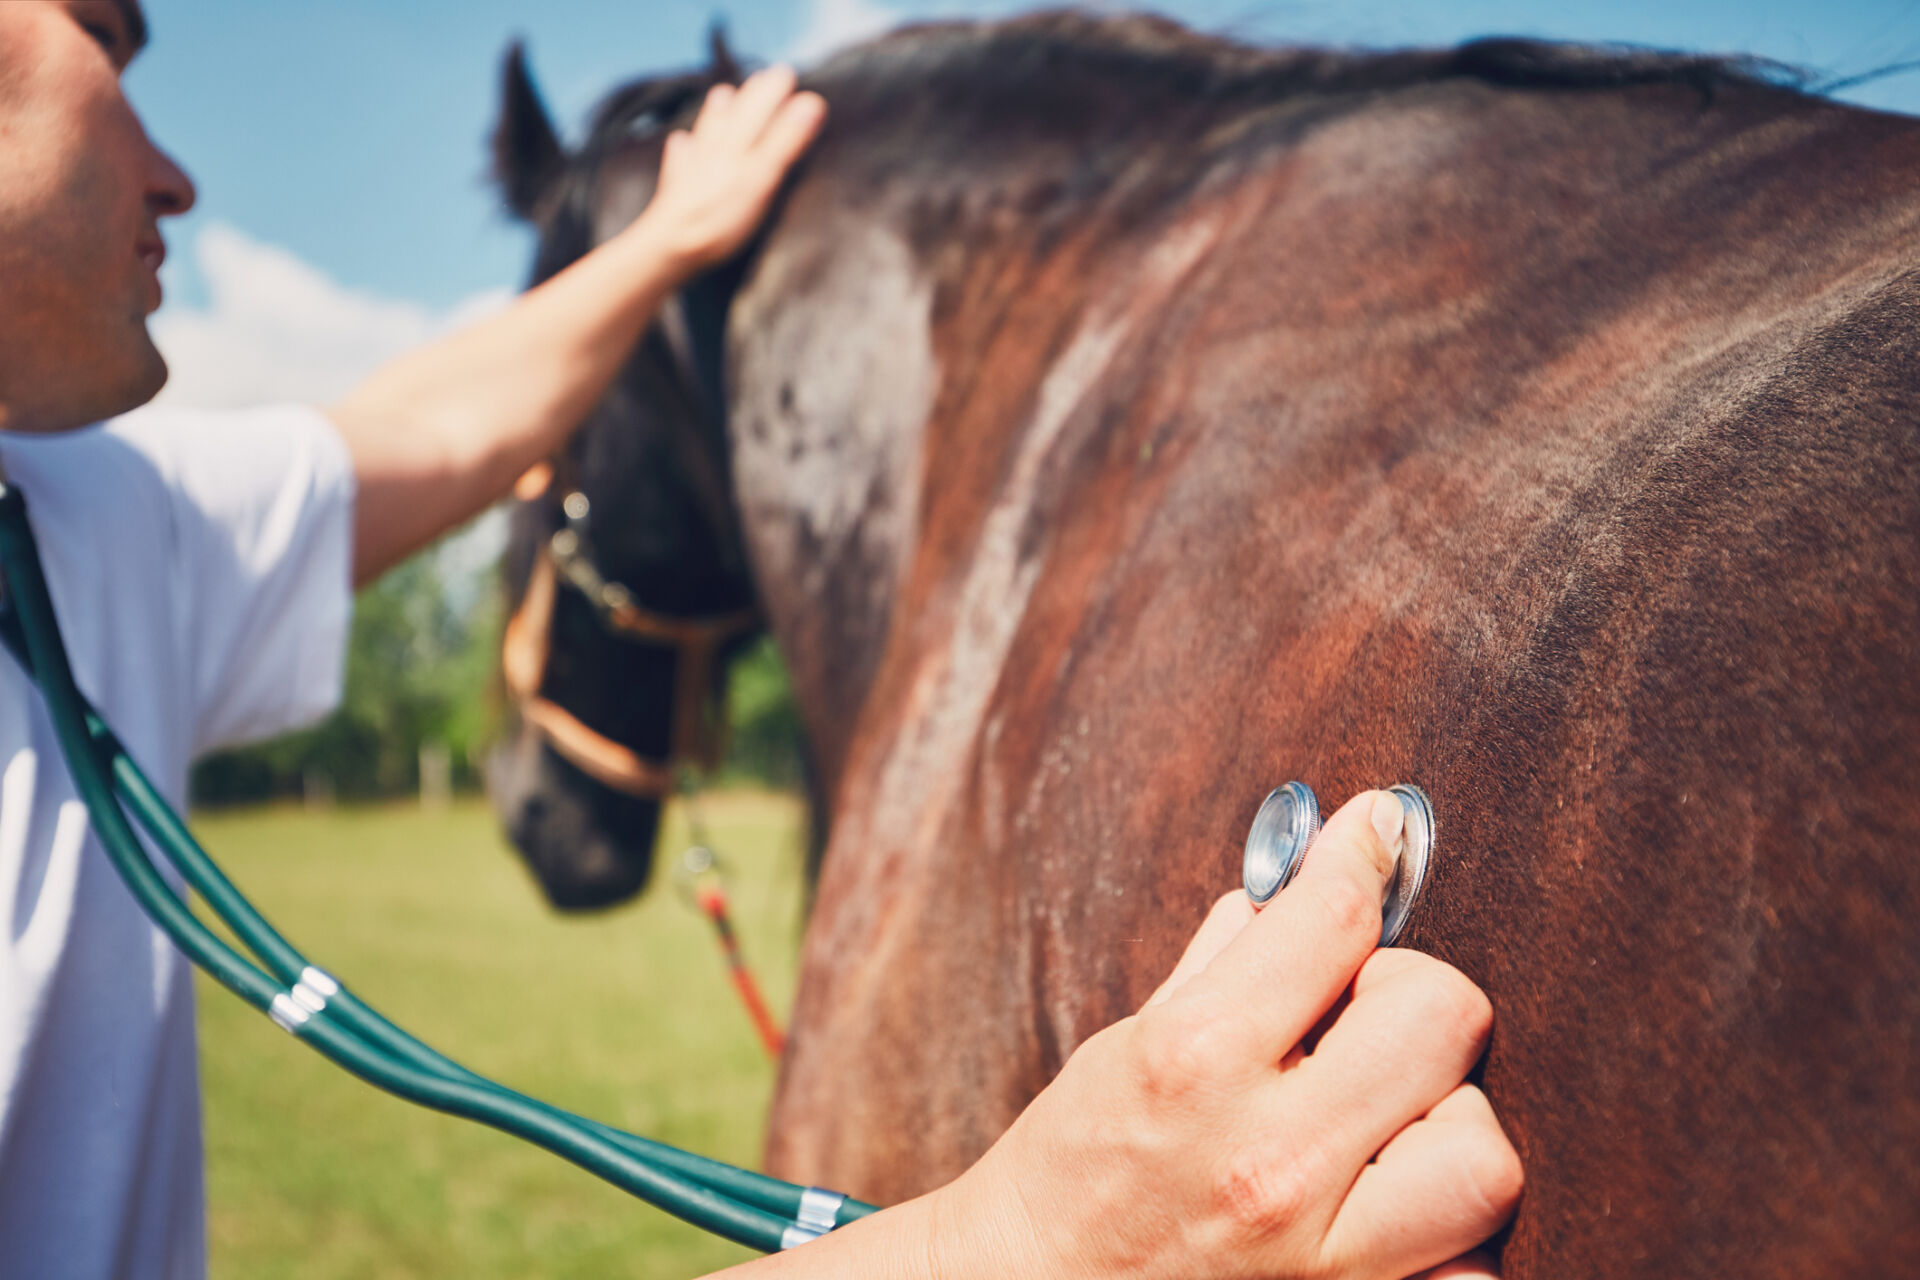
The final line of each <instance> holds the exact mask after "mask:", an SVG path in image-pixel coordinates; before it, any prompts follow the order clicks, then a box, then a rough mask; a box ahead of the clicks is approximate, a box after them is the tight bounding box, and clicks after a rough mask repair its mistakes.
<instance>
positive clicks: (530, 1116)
mask: <svg viewBox="0 0 1920 1280" xmlns="http://www.w3.org/2000/svg"><path fill="white" fill-rule="evenodd" d="M0 575H4V578H5V586H6V588H7V589H6V591H5V593H4V595H0V642H3V643H4V644H5V646H6V647H7V649H9V650H10V651H11V652H12V653H13V656H14V657H15V659H17V660H18V661H19V663H20V665H21V667H22V668H23V669H24V670H25V671H26V672H27V674H28V676H29V677H31V678H32V680H33V681H34V682H35V683H36V684H37V685H38V686H39V687H40V691H41V693H42V694H43V695H44V697H45V698H46V703H47V710H48V714H49V716H50V718H51V719H52V721H53V727H54V731H55V734H56V735H57V737H58V739H59V742H60V752H61V755H62V756H64V757H65V759H66V762H67V768H68V770H69V771H70V772H71V773H72V775H73V781H74V786H75V788H76V790H77V791H78V792H79V795H80V798H81V800H82V802H83V803H84V804H85V805H86V808H87V812H88V814H89V816H90V817H91V819H92V822H93V829H94V832H95V834H96V835H98V836H99V838H100V843H101V846H102V847H103V848H104V849H105V851H106V854H107V857H108V859H109V860H110V861H111V862H112V863H113V866H114V869H115V870H116V871H118V872H119V874H120V878H121V879H122V880H123V881H124V882H125V883H126V886H127V888H128V890H129V891H130V892H131V893H132V894H133V896H134V898H135V900H136V901H138V902H139V904H140V906H141V908H142V909H143V910H144V911H145V912H146V914H147V916H148V917H149V918H150V919H152V921H153V922H154V924H155V925H156V926H158V927H159V928H160V930H161V931H162V932H164V933H165V934H166V935H167V936H168V937H169V938H170V939H172V941H173V944H174V945H175V946H177V947H178V948H180V950H181V952H182V953H184V954H185V955H186V956H187V957H188V958H189V959H190V960H192V961H193V963H195V964H197V965H199V966H200V967H201V968H202V969H204V970H206V971H207V972H208V973H209V974H211V975H212V976H213V977H214V978H215V979H216V980H218V981H219V982H220V983H221V985H223V986H225V987H226V988H227V989H228V990H230V991H232V992H233V993H234V994H236V995H238V996H239V997H240V998H241V999H243V1000H245V1001H247V1002H248V1003H249V1004H251V1005H253V1006H254V1007H255V1008H256V1009H258V1010H260V1011H261V1012H262V1013H265V1014H266V1015H267V1016H268V1017H269V1018H271V1019H272V1020H273V1022H274V1023H275V1024H276V1025H277V1026H279V1027H280V1028H281V1029H282V1030H284V1031H286V1032H287V1033H288V1034H290V1035H292V1036H294V1037H295V1038H296V1039H298V1040H301V1041H303V1042H305V1043H306V1044H307V1045H309V1046H310V1047H312V1048H313V1049H314V1050H315V1051H317V1052H318V1053H320V1054H321V1055H322V1056H323V1057H326V1058H328V1059H330V1060H331V1061H332V1062H334V1063H335V1064H336V1065H338V1066H340V1067H342V1068H344V1069H345V1070H347V1071H349V1072H351V1073H352V1074H354V1075H356V1076H358V1077H360V1078H361V1079H362V1080H365V1081H367V1082H368V1083H369V1084H372V1085H374V1086H375V1087H376V1088H379V1089H382V1090H385V1091H386V1092H388V1093H391V1094H394V1095H396V1096H398V1097H401V1098H405V1099H406V1100H408V1101H410V1102H414V1103H417V1104H419V1105H420V1106H424V1107H429V1108H432V1109H433V1110H436V1111H443V1112H447V1113H449V1114H452V1115H457V1116H464V1117H465V1118H467V1119H470V1120H475V1121H478V1122H479V1123H481V1124H485V1125H490V1126H492V1127H493V1128H496V1129H500V1130H502V1131H504V1132H506V1133H510V1134H513V1135H514V1136H516V1137H519V1138H523V1139H525V1140H526V1141H528V1142H531V1143H534V1144H535V1145H537V1146H540V1147H544V1148H546V1149H547V1150H548V1151H551V1152H553V1153H554V1154H556V1155H559V1156H561V1157H563V1158H564V1159H567V1160H570V1161H572V1162H573V1163H574V1164H577V1165H579V1166H580V1167H581V1168H583V1169H586V1170H587V1171H589V1172H591V1173H593V1174H595V1175H597V1176H599V1177H601V1178H603V1179H605V1180H606V1181H608V1182H611V1183H613V1184H614V1185H615V1186H618V1187H620V1188H622V1189H623V1190H625V1191H627V1192H629V1193H630V1194H632V1195H635V1196H638V1197H639V1198H641V1199H642V1200H645V1201H647V1202H648V1203H649V1204H652V1205H654V1206H656V1207H658V1208H660V1209H664V1210H665V1211H667V1212H668V1213H671V1214H673V1215H674V1216H676V1217H678V1218H681V1219H684V1220H685V1221H687V1222H690V1223H692V1224H693V1225H694V1226H697V1227H700V1228H702V1229H704V1230H706V1231H710V1232H712V1233H713V1234H715V1235H719V1236H724V1237H725V1238H727V1239H729V1240H733V1241H736V1242H738V1243H740V1244H743V1245H746V1246H748V1247H750V1248H754V1249H759V1250H761V1251H763V1252H768V1253H771V1252H774V1251H776V1250H780V1249H791V1248H794V1247H795V1246H797V1245H801V1244H805V1243H806V1242H807V1241H810V1240H814V1239H817V1238H819V1237H820V1236H822V1235H824V1234H826V1233H827V1232H829V1231H832V1230H833V1229H834V1228H836V1227H840V1226H844V1225H846V1224H847V1223H849V1222H853V1221H855V1220H857V1219H859V1218H863V1217H865V1216H867V1215H868V1214H870V1213H873V1212H875V1209H876V1206H874V1205H870V1204H865V1203H862V1202H861V1201H858V1200H853V1199H850V1198H849V1197H847V1196H845V1195H842V1194H841V1193H839V1192H836V1191H828V1190H825V1189H823V1188H820V1187H803V1186H799V1185H797V1184H795V1183H791V1182H785V1181H782V1180H780V1179H778V1178H772V1177H768V1176H766V1175H765V1174H759V1173H753V1172H751V1171H749V1170H746V1169H741V1168H738V1167H736V1166H734V1165H730V1164H726V1163H724V1162H722V1161H718V1160H712V1159H708V1158H707V1157H705V1156H698V1155H694V1154H692V1153H691V1152H687V1151H682V1150H680V1149H679V1148H677V1147H672V1146H669V1145H667V1144H665V1143H661V1142H655V1141H653V1140H651V1139H648V1138H643V1137H640V1136H638V1135H637V1134H631V1133H627V1132H624V1131H623V1130H619V1129H615V1128H613V1127H611V1126H609V1125H605V1124H601V1123H599V1122H598V1121H594V1120H588V1119H586V1118H584V1117H582V1116H577V1115H574V1114H573V1113H571V1112H568V1111H564V1110H562V1109H560V1108H558V1107H555V1106H551V1105H549V1104H547V1103H544V1102H540V1101H538V1100H537V1099H534V1098H530V1097H527V1096H526V1095H524V1094H521V1093H518V1092H515V1091H514V1090H512V1089H509V1088H507V1087H505V1086H504V1085H501V1084H498V1083H496V1082H494V1081H492V1080H489V1079H487V1078H486V1077H484V1076H481V1075H479V1074H478V1073H476V1072H473V1071H469V1070H468V1069H467V1068H465V1067H462V1066H461V1065H459V1064H458V1063H456V1062H454V1061H453V1060H452V1059H450V1058H448V1057H446V1056H444V1055H443V1054H441V1053H439V1052H438V1051H436V1050H434V1049H432V1048H430V1047H429V1046H428V1045H426V1044H424V1043H423V1042H421V1041H420V1040H418V1039H416V1038H415V1037H414V1036H412V1035H411V1034H409V1033H408V1032H406V1031H404V1030H402V1029H401V1028H400V1027H398V1026H396V1025H395V1024H393V1023H392V1022H389V1021H388V1020H387V1019H386V1018H384V1017H382V1016H381V1015H380V1014H379V1013H378V1012H376V1011H375V1010H374V1009H373V1008H372V1007H371V1006H369V1005H368V1004H366V1003H365V1002H364V1001H362V1000H360V999H359V998H358V997H356V996H355V995H354V994H353V993H352V992H351V991H348V990H347V989H346V988H345V987H344V986H342V985H341V984H340V982H339V981H338V979H336V978H334V977H333V976H332V975H330V974H329V973H327V972H326V971H325V970H324V969H321V968H319V967H317V966H315V965H313V964H312V963H310V962H309V961H308V959H307V957H306V956H305V955H303V954H302V953H301V952H300V951H299V950H297V949H296V948H295V947H294V946H293V944H291V943H290V942H288V941H287V940H286V939H285V938H284V937H282V936H281V935H280V933H279V932H278V931H277V930H275V929H274V928H273V926H272V925H271V924H269V923H268V922H267V920H266V918H265V917H264V916H262V915H261V914H260V912H259V911H258V910H256V909H255V908H254V906H253V904H252V903H251V902H249V901H248V900H247V898H246V896H245V895H244V894H242V893H241V892H240V890H239V889H238V888H236V887H235V886H234V884H233V882H232V881H230V880H228V879H227V877H226V875H225V874H224V873H223V872H222V871H221V870H220V868H219V866H218V865H217V864H216V863H215V862H214V860H213V859H212V858H211V857H210V856H209V855H208V854H207V852H206V850H205V849H203V848H201V847H200V844H199V842H198V841H197V840H195V839H194V837H193V833H192V832H191V831H190V830H188V828H187V825H186V823H185V821H184V820H182V819H181V817H180V815H179V814H178V813H176V812H175V811H174V809H173V807H172V806H171V805H169V804H168V803H167V802H166V799H165V798H164V797H163V796H162V795H161V794H160V791H159V789H158V788H156V787H155V786H154V785H153V783H152V782H151V781H150V780H149V779H148V778H147V776H146V774H144V773H143V772H141V769H140V766H139V765H138V764H136V763H135V762H134V760H133V758H132V757H131V756H130V755H128V754H127V751H126V748H125V747H123V746H122V745H121V743H120V741H119V739H118V738H117V737H116V736H115V735H114V732H113V730H112V728H111V727H109V726H108V724H107V722H106V720H105V719H104V718H103V717H102V716H101V715H100V714H99V713H98V712H97V711H95V710H94V708H93V707H92V706H91V705H89V704H88V702H87V700H86V698H85V697H84V696H83V695H82V694H81V693H80V690H79V688H78V687H77V686H76V685H75V684H74V679H73V671H72V667H71V665H70V663H69V660H68V656H67V649H66V643H65V641H64V640H63V639H62V637H61V635H60V627H59V623H58V621H57V620H56V618H55V617H54V612H53V602H52V599H51V597H50V596H49V594H48V591H47V582H46V575H45V571H44V570H43V568H42V567H41V563H40V554H39V548H38V546H37V544H36V543H35V540H34V536H33V528H32V526H31V525H30V524H29V523H28V520H27V506H26V499H25V498H24V497H23V496H22V494H21V493H20V491H19V490H18V489H17V488H15V487H13V486H12V485H11V484H10V483H8V481H7V479H6V474H5V472H4V470H0ZM1392 790H1393V792H1394V794H1395V795H1397V796H1399V797H1400V800H1401V803H1402V804H1403V805H1404V806H1406V810H1407V823H1406V841H1405V846H1404V849H1403V852H1402V853H1401V856H1400V865H1399V868H1398V871H1397V874H1396V876H1395V879H1394V881H1393V882H1392V884H1391V885H1390V886H1389V889H1388V895H1387V900H1386V902H1385V904H1384V908H1383V909H1384V913H1385V914H1384V925H1383V928H1382V930H1381V935H1380V940H1381V945H1383V946H1384V945H1387V944H1389V943H1391V942H1392V941H1393V940H1394V939H1395V938H1397V937H1398V936H1399V934H1400V930H1401V929H1402V928H1403V927H1404V926H1405V924H1406V917H1407V913H1408V911H1409V910H1411V908H1412V906H1413V902H1414V899H1415V898H1417V897H1418V896H1419V893H1420V889H1421V886H1422V885H1423V884H1424V882H1425V879H1426V870H1427V863H1428V860H1429V858H1430V856H1431V852H1432V847H1433V831H1434V827H1433V808H1432V806H1431V805H1430V804H1429V803H1428V802H1427V797H1426V795H1425V794H1424V793H1423V792H1421V791H1420V790H1419V789H1418V788H1417V787H1410V786H1405V785H1400V786H1395V787H1394V788H1392ZM129 814H131V815H132V817H133V819H134V820H137V821H138V822H139V824H140V826H141V827H142V828H144V829H145V830H146V832H147V834H148V835H149V836H151V837H152V839H153V842H154V844H155V845H156V846H157V847H158V848H159V849H160V851H161V853H162V854H163V855H165V857H166V858H167V860H168V861H169V862H170V863H172V864H173V866H174V867H175V868H176V869H177V870H178V871H179V873H180V874H181V876H182V877H183V878H184V879H185V880H186V882H187V883H188V884H189V885H191V886H192V887H193V889H194V890H195V891H196V892H198V893H199V894H200V896H201V897H202V898H204V899H205V900H206V902H207V905H208V906H210V907H211V908H212V909H213V911H214V914H216V915H217V916H219V917H220V919H221V920H222V921H223V922H225V924H226V925H227V926H228V928H230V929H232V930H233V932H234V934H235V936H236V937H238V938H239V939H240V941H241V942H242V943H244V944H245V946H246V948H247V949H248V950H249V951H251V952H252V958H249V957H248V956H246V955H243V954H241V953H240V952H238V951H236V950H234V948H232V947H230V946H228V945H227V944H226V943H225V942H224V941H222V940H221V939H220V938H219V937H218V936H216V935H215V934H214V933H213V932H212V931H211V930H210V929H208V928H207V926H206V925H204V924H202V923H201V922H200V920H199V919H198V917H196V916H195V915H194V914H193V912H192V911H191V910H189V909H188V907H187V904H186V903H185V902H184V901H182V900H181V898H180V897H179V896H178V895H176V894H175V893H174V892H173V891H172V890H171V889H170V888H169V887H168V886H167V884H166V882H165V881H164V880H163V879H161V876H160V873H159V871H158V870H156V869H155V867H154V865H153V862H152V860H151V859H150V858H149V856H148V854H147V851H146V847H145V846H144V845H143V844H142V843H141V842H140V838H139V837H138V836H137V835H136V834H135V832H134V827H133V823H132V822H130V821H129V820H128V815H129ZM1319 830H1320V811H1319V806H1318V803H1317V801H1316V800H1315V799H1314V795H1313V792H1312V790H1311V789H1310V788H1309V787H1307V786H1306V784H1305V783H1300V782H1289V783H1287V784H1286V785H1285V786H1282V787H1280V788H1278V789H1276V790H1275V791H1273V792H1272V793H1271V794H1270V795H1268V796H1267V798H1266V800H1265V802H1264V803H1262V805H1261V806H1260V810H1259V812H1258V814H1257V815H1256V816H1255V818H1254V822H1253V828H1252V830H1251V831H1250V832H1249V833H1248V835H1247V843H1246V851H1245V854H1244V856H1243V868H1242V869H1243V877H1244V880H1245V885H1246V891H1247V895H1248V897H1250V898H1251V899H1252V900H1253V902H1254V904H1255V906H1262V905H1264V904H1265V903H1266V902H1268V901H1269V900H1271V899H1272V898H1273V896H1274V895H1275V894H1277V893H1279V892H1280V890H1281V889H1283V888H1285V887H1286V885H1287V883H1288V881H1290V880H1292V879H1293V877H1294V876H1295V875H1296V874H1297V873H1298V872H1299V870H1300V866H1301V864H1302V863H1303V862H1304V861H1305V859H1306V856H1307V852H1308V850H1309V849H1310V847H1311V846H1312V843H1313V839H1314V837H1315V836H1316V835H1317V834H1318V833H1319Z"/></svg>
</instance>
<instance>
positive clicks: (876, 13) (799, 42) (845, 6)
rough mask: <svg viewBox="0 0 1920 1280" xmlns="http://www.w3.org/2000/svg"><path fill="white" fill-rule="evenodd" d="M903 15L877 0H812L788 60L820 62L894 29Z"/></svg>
mask: <svg viewBox="0 0 1920 1280" xmlns="http://www.w3.org/2000/svg"><path fill="white" fill-rule="evenodd" d="M903 17H904V15H903V14H901V13H899V12H897V11H895V10H893V9H889V8H887V7H886V6H885V5H881V4H875V3H874V0H810V3H809V4H808V6H807V22H806V26H804V27H802V28H801V29H800V35H799V38H798V39H796V40H795V41H794V42H793V47H792V48H790V49H788V50H787V54H786V56H787V60H788V61H789V62H795V63H802V64H806V63H814V62H819V61H820V60H821V59H823V58H825V57H826V56H827V55H828V54H830V53H833V52H835V51H836V50H839V49H843V48H845V47H846V46H848V45H850V44H856V43H858V42H859V41H862V40H868V39H871V38H872V37H874V36H877V35H880V34H881V33H883V32H886V31H889V30H891V29H893V28H894V27H896V26H898V25H899V24H900V21H901V19H902V18H903Z"/></svg>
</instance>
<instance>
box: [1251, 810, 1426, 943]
mask: <svg viewBox="0 0 1920 1280" xmlns="http://www.w3.org/2000/svg"><path fill="white" fill-rule="evenodd" d="M1387 790H1388V791H1390V792H1392V793H1393V795H1394V797H1395V798H1396V799H1398V800H1399V801H1400V807H1401V808H1402V809H1403V810H1404V811H1405V813H1406V827H1405V830H1404V834H1403V836H1402V845H1401V849H1400V858H1399V861H1398V862H1397V863H1396V864H1395V866H1394V872H1393V879H1392V880H1390V881H1389V882H1388V883H1387V893H1386V898H1385V900H1384V901H1383V902H1382V903H1381V904H1380V945H1381V946H1383V947H1390V946H1392V945H1393V944H1394V942H1395V941H1396V940H1398V938H1399V937H1400V934H1401V932H1402V931H1403V930H1404V929H1405V928H1406V927H1407V917H1408V916H1409V915H1411V914H1412V912H1413V905H1414V903H1416V902H1417V901H1419V899H1420V893H1421V890H1423V889H1425V888H1426V884H1427V869H1428V867H1429V866H1430V865H1431V863H1432V861H1433V847H1434V841H1435V836H1436V827H1435V824H1434V818H1433V802H1432V801H1431V800H1429V799H1427V793H1426V792H1424V791H1422V790H1421V789H1420V788H1418V787H1416V786H1412V785H1410V784H1408V783H1404V782H1396V783H1395V784H1394V785H1393V786H1391V787H1388V788H1387ZM1319 834H1320V804H1319V801H1318V800H1316V799H1315V798H1314V794H1313V788H1312V787H1309V786H1308V785H1307V784H1306V783H1304V782H1289V783H1287V784H1286V785H1285V786H1282V787H1276V788H1275V789H1274V790H1273V791H1271V792H1269V793H1268V794H1267V798H1266V799H1265V800H1264V801H1262V802H1261V805H1260V811H1259V812H1258V813H1256V814H1254V816H1253V826H1252V828H1251V829H1250V830H1248V832H1247V845H1246V851H1245V852H1244V853H1243V854H1242V856H1241V863H1240V878H1241V883H1242V884H1243V885H1244V886H1245V888H1246V891H1247V897H1248V898H1249V899H1251V900H1252V902H1253V905H1254V906H1255V907H1256V908H1258V907H1264V906H1265V905H1266V904H1267V903H1268V902H1271V901H1272V900H1273V897H1274V895H1275V894H1277V893H1279V892H1280V891H1281V890H1282V889H1284V888H1286V887H1287V885H1288V884H1289V883H1290V882H1291V881H1292V880H1293V878H1294V877H1295V876H1296V875H1298V874H1299V873H1300V867H1301V865H1302V864H1304V863H1305V862H1306V859H1307V851H1308V850H1309V849H1310V848H1312V847H1313V842H1314V839H1315V838H1316V837H1317V836H1319Z"/></svg>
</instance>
